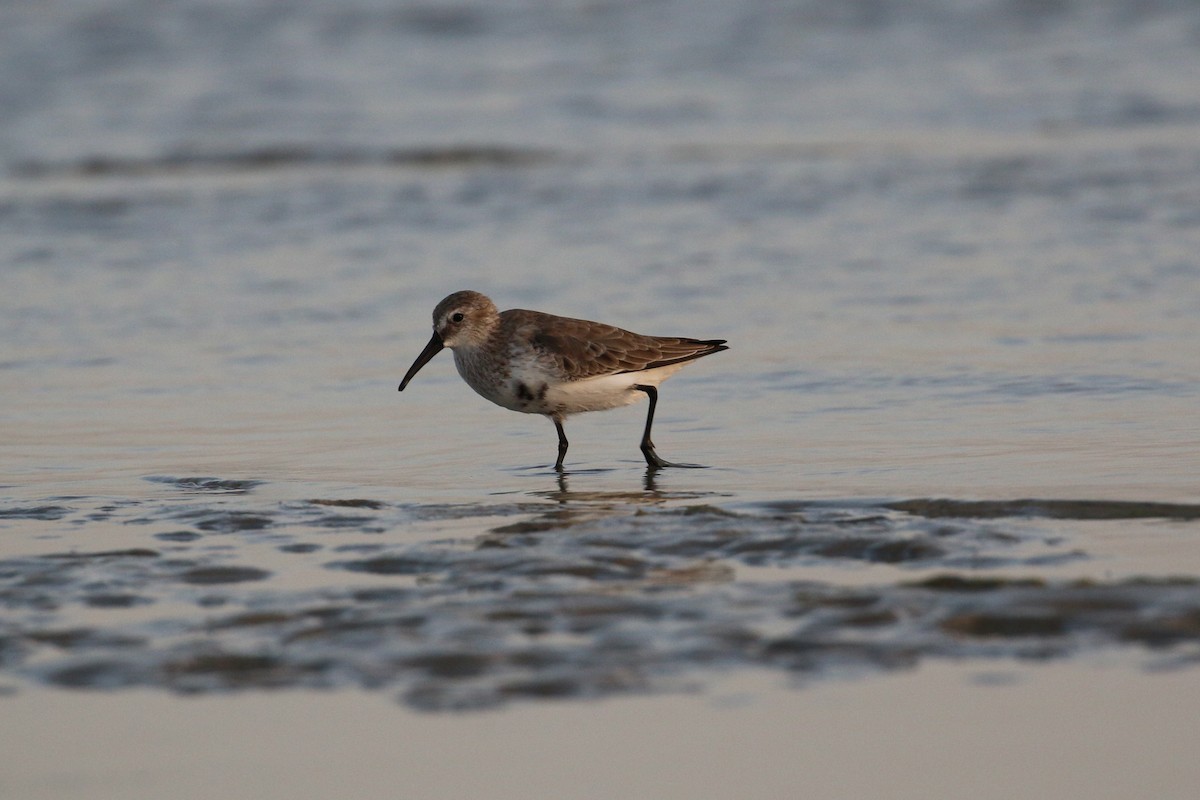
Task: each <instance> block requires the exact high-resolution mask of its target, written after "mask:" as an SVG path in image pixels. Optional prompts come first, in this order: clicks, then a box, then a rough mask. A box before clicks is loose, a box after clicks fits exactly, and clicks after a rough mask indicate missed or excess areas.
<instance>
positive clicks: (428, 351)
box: [400, 331, 446, 392]
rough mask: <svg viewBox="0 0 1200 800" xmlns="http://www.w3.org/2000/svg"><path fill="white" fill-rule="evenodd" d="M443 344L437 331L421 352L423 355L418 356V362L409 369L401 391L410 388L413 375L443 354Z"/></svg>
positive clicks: (402, 382) (401, 385)
mask: <svg viewBox="0 0 1200 800" xmlns="http://www.w3.org/2000/svg"><path fill="white" fill-rule="evenodd" d="M445 346H446V345H445V343H443V342H442V337H440V336H438V335H437V331H434V332H433V338H432V339H430V340H429V344H427V345H425V349H424V350H422V351H421V355H419V356H417V360H416V361H414V362H413V365H412V366H411V367H409V368H408V372H406V373H405V374H404V380H402V381H400V391H402V392H403V391H404V387H405V386H408V382H409V381H411V380H412V377H413V375H416V374H417V372H418V371H420V369H421V367H423V366H425V365H426V364H428V363H429V359H431V358H433V357H434V356H436V355H437V354H438V353H440V352H442V348H443V347H445Z"/></svg>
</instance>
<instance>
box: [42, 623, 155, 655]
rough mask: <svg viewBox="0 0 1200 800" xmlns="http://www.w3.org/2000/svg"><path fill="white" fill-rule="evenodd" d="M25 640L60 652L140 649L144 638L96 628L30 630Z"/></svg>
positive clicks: (144, 640)
mask: <svg viewBox="0 0 1200 800" xmlns="http://www.w3.org/2000/svg"><path fill="white" fill-rule="evenodd" d="M24 636H25V638H26V639H28V640H29V641H31V642H35V643H37V644H50V645H54V646H55V647H57V648H59V649H62V650H87V649H92V648H108V647H142V646H144V645H145V644H146V639H145V637H141V636H128V635H122V634H117V633H113V632H110V631H103V630H98V629H96V628H64V629H43V630H32V631H28V632H26V633H25V634H24Z"/></svg>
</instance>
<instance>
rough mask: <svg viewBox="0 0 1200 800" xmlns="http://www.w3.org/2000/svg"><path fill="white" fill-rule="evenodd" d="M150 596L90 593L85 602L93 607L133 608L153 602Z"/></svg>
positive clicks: (84, 599)
mask: <svg viewBox="0 0 1200 800" xmlns="http://www.w3.org/2000/svg"><path fill="white" fill-rule="evenodd" d="M153 602H154V600H152V599H151V598H149V597H142V596H141V595H136V594H119V593H118V594H90V595H88V596H86V597H84V598H83V603H84V605H86V606H90V607H91V608H133V607H134V606H145V605H150V604H151V603H153Z"/></svg>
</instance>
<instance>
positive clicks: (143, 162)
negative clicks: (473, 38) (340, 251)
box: [12, 145, 560, 179]
mask: <svg viewBox="0 0 1200 800" xmlns="http://www.w3.org/2000/svg"><path fill="white" fill-rule="evenodd" d="M559 158H560V156H559V155H558V154H557V153H555V152H553V151H550V150H546V149H541V148H532V147H510V146H506V145H461V146H429V147H408V148H390V149H380V150H369V149H354V148H316V147H305V146H301V145H277V146H270V147H261V148H257V149H249V150H229V151H225V152H214V151H210V152H199V151H189V152H176V153H170V154H167V155H164V156H161V157H157V158H125V157H120V156H106V155H93V156H89V157H86V158H83V159H79V160H73V161H34V160H28V161H23V162H19V163H17V164H15V165H14V166H13V170H12V171H13V173H14V174H16V175H17V176H18V177H21V178H25V179H45V178H54V177H63V176H67V177H75V178H112V177H153V176H157V175H177V174H181V173H194V172H202V173H212V172H267V171H278V170H285V169H293V170H294V169H306V168H313V167H370V166H384V167H397V168H409V169H467V168H473V167H526V166H536V165H540V164H545V163H549V162H552V161H555V160H558V159H559Z"/></svg>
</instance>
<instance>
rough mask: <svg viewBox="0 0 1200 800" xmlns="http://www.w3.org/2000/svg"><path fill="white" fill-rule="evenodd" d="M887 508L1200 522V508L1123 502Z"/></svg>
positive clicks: (912, 503) (938, 502) (926, 503)
mask: <svg viewBox="0 0 1200 800" xmlns="http://www.w3.org/2000/svg"><path fill="white" fill-rule="evenodd" d="M886 505H887V507H888V508H890V509H894V510H896V511H903V512H905V513H907V514H912V515H914V516H920V517H926V518H930V519H935V518H942V517H956V518H964V519H1001V518H1006V517H1045V518H1049V519H1070V520H1121V519H1158V518H1161V519H1173V520H1194V519H1200V505H1192V504H1183V503H1146V502H1138V501H1123V500H1039V499H1024V500H978V501H972V500H948V499H932V498H916V499H913V500H901V501H897V502H894V503H887V504H886Z"/></svg>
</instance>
